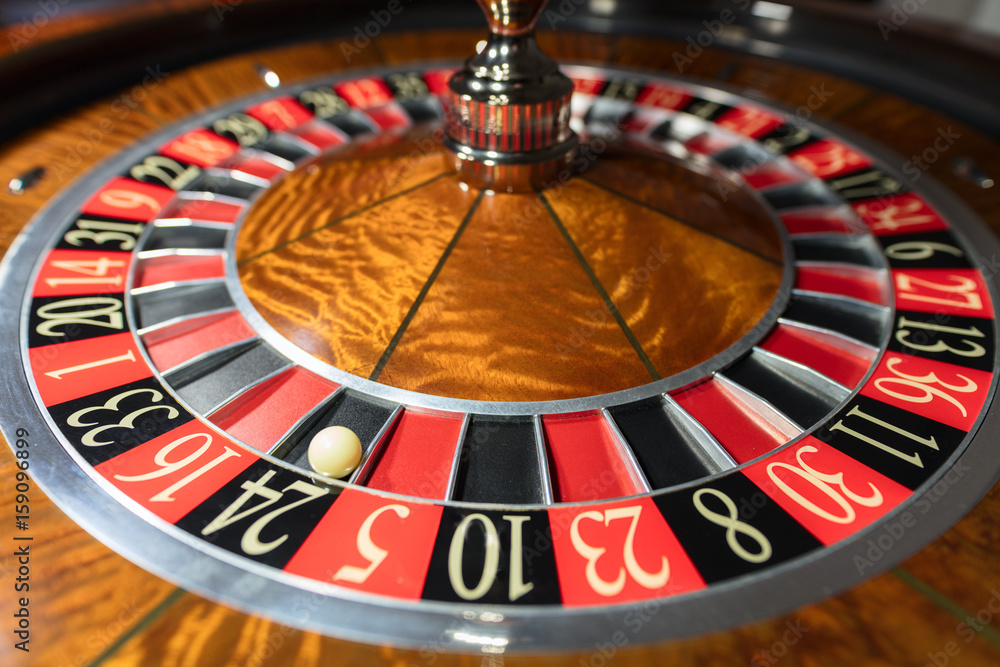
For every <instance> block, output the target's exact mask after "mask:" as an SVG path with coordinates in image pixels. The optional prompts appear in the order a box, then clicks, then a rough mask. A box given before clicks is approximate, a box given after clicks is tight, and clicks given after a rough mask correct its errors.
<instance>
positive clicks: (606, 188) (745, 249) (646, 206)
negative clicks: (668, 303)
mask: <svg viewBox="0 0 1000 667" xmlns="http://www.w3.org/2000/svg"><path fill="white" fill-rule="evenodd" d="M577 178H579V179H580V180H581V181H585V182H587V183H590V184H591V185H593V186H594V187H597V188H601V189H602V190H604V191H606V192H610V193H611V194H613V195H615V196H616V197H621V198H622V199H624V200H625V201H628V202H631V203H633V204H636V205H638V206H642V207H643V208H644V209H647V210H649V211H653V212H654V213H658V214H660V215H662V216H664V217H666V218H670V219H671V220H673V221H675V222H679V223H680V224H682V225H684V226H685V227H690V228H691V229H693V230H695V231H697V232H701V233H702V234H704V235H705V236H711V237H712V238H714V239H718V240H719V241H722V242H723V243H725V244H726V245H730V246H732V247H734V248H738V249H739V250H742V251H743V252H746V253H749V254H751V255H753V256H754V257H757V258H758V259H762V260H764V261H765V262H768V263H769V264H774V265H776V266H784V262H782V261H781V260H777V259H774V258H773V257H768V256H767V255H765V254H763V253H760V252H758V251H756V250H754V249H753V248H748V247H746V246H745V245H743V244H741V243H737V242H736V241H733V240H732V239H727V238H726V237H725V236H722V235H721V234H716V233H715V232H711V231H709V230H707V229H705V228H704V227H700V226H698V225H696V224H694V223H693V222H688V221H687V220H684V219H683V218H678V217H677V216H676V215H673V214H672V213H667V212H666V211H664V210H661V209H659V208H657V207H655V206H652V205H650V204H647V203H646V202H644V201H642V200H641V199H636V198H635V197H633V196H631V195H627V194H625V193H624V192H622V191H621V190H617V189H615V188H612V187H610V186H608V185H604V184H603V183H598V182H597V181H595V180H593V179H590V178H587V177H586V176H577Z"/></svg>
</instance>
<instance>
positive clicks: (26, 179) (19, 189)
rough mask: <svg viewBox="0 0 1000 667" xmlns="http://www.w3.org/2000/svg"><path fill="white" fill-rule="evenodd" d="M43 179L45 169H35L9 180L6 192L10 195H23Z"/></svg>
mask: <svg viewBox="0 0 1000 667" xmlns="http://www.w3.org/2000/svg"><path fill="white" fill-rule="evenodd" d="M44 177H45V167H35V168H34V169H31V170H30V171H26V172H24V173H23V174H21V175H20V176H15V177H14V178H12V179H10V182H8V183H7V192H9V193H11V194H12V195H23V194H24V192H25V191H26V190H28V189H30V188H33V187H34V186H35V185H37V184H38V181H40V180H42V178H44Z"/></svg>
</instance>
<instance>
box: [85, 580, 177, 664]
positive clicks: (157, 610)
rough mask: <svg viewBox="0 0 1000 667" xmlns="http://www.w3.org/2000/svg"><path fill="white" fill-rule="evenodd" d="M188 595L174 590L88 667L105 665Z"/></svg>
mask: <svg viewBox="0 0 1000 667" xmlns="http://www.w3.org/2000/svg"><path fill="white" fill-rule="evenodd" d="M186 593H187V591H186V590H184V589H183V588H176V589H174V590H173V592H171V593H170V595H168V596H167V597H165V598H163V600H162V601H161V602H160V604H158V605H156V606H155V607H153V608H152V609H151V610H150V611H149V613H147V614H146V615H145V616H143V617H142V619H141V620H140V621H139V622H138V623H136V624H135V625H133V626H132V627H131V628H129V629H128V630H127V631H126V632H124V633H123V634H122V635H121V636H120V637H119V638H118V639H116V640H115V641H114V642H113V643H112V644H111V646H109V647H107V648H106V649H104V651H103V652H102V653H101V654H100V655H98V656H97V657H96V658H94V659H93V660H91V661H90V665H88V667H98V665H101V664H103V663H104V661H105V660H107V659H108V658H110V657H111V656H112V655H114V653H115V652H117V651H118V649H120V648H121V647H122V646H124V645H125V644H127V643H128V642H129V640H131V639H132V638H133V637H135V636H136V635H138V634H139V633H141V632H142V631H143V630H145V629H146V628H148V627H149V626H150V625H152V624H153V622H154V621H156V619H158V618H159V617H160V616H162V615H163V613H164V612H165V611H166V610H167V609H169V608H170V607H172V606H173V605H174V603H176V602H177V601H178V600H180V599H181V598H182V597H183V596H184V595H185V594H186Z"/></svg>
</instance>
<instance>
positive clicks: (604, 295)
mask: <svg viewBox="0 0 1000 667" xmlns="http://www.w3.org/2000/svg"><path fill="white" fill-rule="evenodd" d="M538 199H539V201H541V202H542V205H543V206H544V207H545V210H546V211H548V212H549V217H551V218H552V221H553V222H554V223H555V225H556V228H557V229H558V230H559V233H560V234H562V236H563V239H565V240H566V245H568V246H569V248H570V250H572V251H573V254H574V255H575V256H576V260H577V261H578V262H579V263H580V266H582V267H583V271H584V272H585V273H586V274H587V277H588V278H590V282H591V283H592V284H593V285H594V289H596V290H597V293H598V294H599V295H600V297H601V300H602V301H603V302H604V307H605V308H607V309H608V312H609V313H611V315H612V316H613V317H614V318H615V321H616V322H618V326H619V327H621V330H622V332H623V333H624V334H625V337H626V338H628V342H629V343H631V344H632V349H634V350H635V352H636V354H638V355H639V359H640V360H642V365H643V366H645V367H646V371H647V372H648V373H649V375H650V377H652V378H653V379H654V380H659V379H660V374H659V372H657V370H656V367H655V366H653V362H652V361H650V359H649V356H648V355H647V354H646V351H645V350H644V349H642V345H640V344H639V340H638V339H637V338H636V337H635V334H634V333H632V329H631V328H629V326H628V323H627V322H626V321H625V318H623V317H622V314H621V313H620V312H618V307H617V306H615V304H614V302H613V301H612V300H611V295H610V294H608V291H607V290H606V289H604V285H602V284H601V281H600V279H599V278H598V277H597V274H596V273H594V270H593V269H592V268H591V267H590V264H588V263H587V258H586V257H584V256H583V253H582V252H580V248H579V247H577V245H576V242H575V241H573V237H572V236H570V234H569V230H568V229H566V227H565V226H563V223H562V221H561V220H560V219H559V216H558V215H556V212H555V211H554V210H553V209H552V206H551V205H550V204H549V200H548V199H546V198H545V195H544V194H542V193H541V192H539V193H538Z"/></svg>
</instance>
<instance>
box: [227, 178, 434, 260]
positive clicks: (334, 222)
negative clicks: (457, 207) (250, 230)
mask: <svg viewBox="0 0 1000 667" xmlns="http://www.w3.org/2000/svg"><path fill="white" fill-rule="evenodd" d="M448 174H449V172H447V171H442V172H441V173H440V174H438V175H437V176H433V177H431V178H429V179H427V180H426V181H423V182H421V183H417V184H416V185H414V186H413V187H411V188H407V189H405V190H400V191H399V192H395V193H393V194H391V195H389V196H387V197H383V198H382V199H379V200H378V201H377V202H374V203H371V204H369V205H368V206H362V207H361V208H359V209H358V210H357V211H351V212H350V213H348V214H347V215H343V216H341V217H339V218H337V219H336V220H331V221H330V222H328V223H326V224H325V225H323V226H322V227H317V228H316V229H310V230H309V231H308V232H305V233H303V234H299V235H298V236H296V237H295V238H293V239H288V240H287V241H282V242H281V243H279V244H278V245H276V246H274V247H273V248H271V249H269V250H262V251H261V252H259V253H257V254H256V255H251V256H250V257H247V258H246V259H244V260H243V261H242V262H239V263H238V264H237V266H246V265H247V264H249V263H250V262H253V261H256V260H258V259H260V258H261V257H263V256H264V255H269V254H271V253H272V252H275V251H276V250H281V249H282V248H287V247H288V246H290V245H292V244H293V243H298V242H299V241H301V240H302V239H304V238H308V237H310V236H312V235H313V234H315V233H317V232H321V231H323V230H324V229H329V228H330V227H333V226H335V225H339V224H340V223H342V222H343V221H345V220H349V219H351V218H353V217H355V216H357V215H361V214H362V213H367V212H368V211H370V210H372V209H373V208H376V207H378V206H381V205H382V204H385V203H386V202H389V201H392V200H393V199H396V198H397V197H402V196H403V195H408V194H410V193H411V192H415V191H416V190H419V189H420V188H422V187H424V186H425V185H430V184H431V183H433V182H434V181H436V180H438V179H439V178H441V177H442V176H447V175H448Z"/></svg>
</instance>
